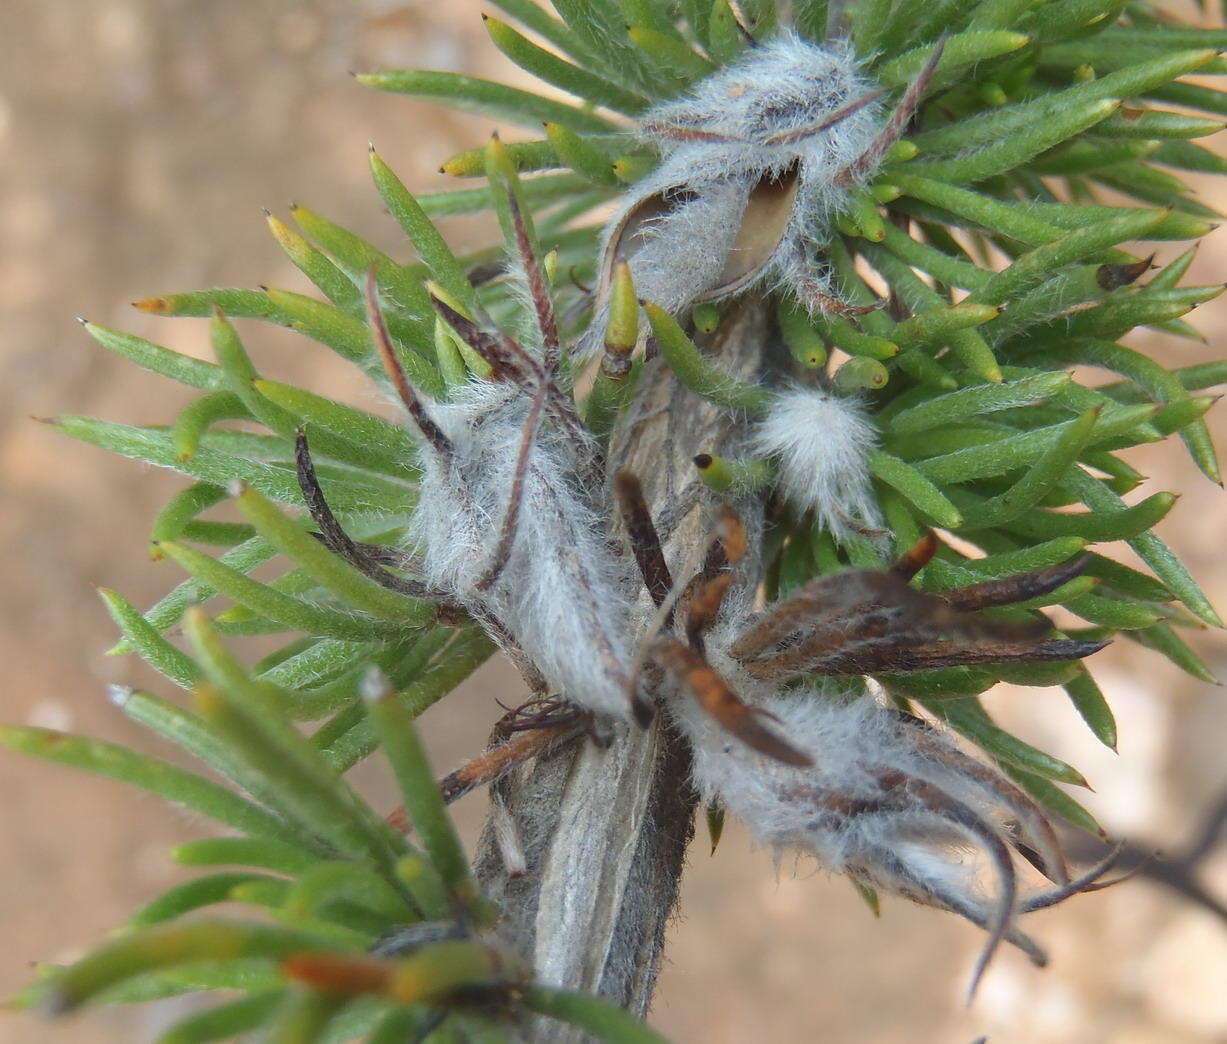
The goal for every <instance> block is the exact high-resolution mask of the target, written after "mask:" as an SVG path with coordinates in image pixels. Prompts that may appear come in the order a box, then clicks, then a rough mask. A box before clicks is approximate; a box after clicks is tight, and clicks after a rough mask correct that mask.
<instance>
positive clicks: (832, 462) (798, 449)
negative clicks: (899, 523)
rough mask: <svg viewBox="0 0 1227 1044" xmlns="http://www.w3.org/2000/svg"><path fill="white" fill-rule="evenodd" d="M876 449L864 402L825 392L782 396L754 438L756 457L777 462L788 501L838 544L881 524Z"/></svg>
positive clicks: (796, 390) (794, 392)
mask: <svg viewBox="0 0 1227 1044" xmlns="http://www.w3.org/2000/svg"><path fill="white" fill-rule="evenodd" d="M876 444H877V432H876V431H875V430H874V428H873V425H872V424H871V423H870V422H869V419H868V417H867V416H866V415H865V411H864V408H863V407H862V405H861V403H860V402H859V401H858V400H857V399H855V398H844V397H841V396H839V395H836V394H835V393H834V392H831V391H828V390H826V389H823V388H791V389H787V390H785V391H781V392H779V393H778V394H777V395H776V396H775V397H774V399H773V401H772V403H771V409H770V411H769V412H768V414H767V416H766V417H765V418H764V419H763V420H761V421H760V422H759V423H758V424H757V425H756V426H755V428H754V430H753V432H752V434H751V437H750V448H751V450H752V451H753V452H754V453H756V454H757V455H759V456H760V457H766V458H768V459H770V460H773V461H775V463H776V465H777V467H778V478H777V483H778V487H779V489H780V492H781V493H782V494H783V496H784V499H785V500H786V501H787V502H788V503H789V504H790V505H792V506H793V508H794V509H795V510H797V511H799V512H806V511H812V512H813V513H814V516H815V518H816V520H817V521H818V522H819V523H820V524H821V525H822V526H823V527H824V528H825V529H827V530H829V531H830V533H831V534H832V535H833V536H834V537H835V538H836V539H837V540H843V539H844V538H846V537H848V536H850V535H852V534H853V533H854V532H859V533H860V534H862V535H863V534H864V533H865V532H866V531H873V530H875V529H877V528H879V526H880V525H881V519H880V516H879V514H878V507H877V502H876V501H875V499H874V496H873V489H872V487H871V486H870V483H869V454H870V452H871V451H872V450H873V448H874V446H875V445H876Z"/></svg>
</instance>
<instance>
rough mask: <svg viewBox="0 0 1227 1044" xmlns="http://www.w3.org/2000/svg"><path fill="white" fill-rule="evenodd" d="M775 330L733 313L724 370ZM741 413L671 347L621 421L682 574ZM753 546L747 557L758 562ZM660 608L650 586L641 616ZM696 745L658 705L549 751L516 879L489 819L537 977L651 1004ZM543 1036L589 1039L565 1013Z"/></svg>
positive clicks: (618, 437)
mask: <svg viewBox="0 0 1227 1044" xmlns="http://www.w3.org/2000/svg"><path fill="white" fill-rule="evenodd" d="M766 337H767V319H766V313H765V310H764V309H763V307H762V305H761V304H760V303H758V302H757V301H747V302H745V303H743V304H741V305H740V306H738V307H736V308H734V309H732V310H730V312H729V314H728V315H727V316H726V318H725V321H724V323H723V324H722V326H721V328H720V329H719V330H717V331H716V333H715V334H713V335H711V336H710V337H709V338H708V343H707V345H706V346H705V347H706V350H707V351H708V352H710V353H711V355H712V357H713V360H715V361H717V362H718V363H719V365H720V367H721V368H722V369H723V370H724V371H726V372H728V373H730V374H733V375H735V376H736V377H738V378H741V379H745V380H751V381H752V380H754V379H755V377H756V376H757V373H758V370H759V365H760V360H761V358H762V352H763V345H764V342H765V340H766ZM739 423H740V422H738V421H737V420H736V419H735V418H733V417H731V416H730V414H729V413H728V412H727V411H725V410H722V409H721V408H719V407H717V406H715V405H714V404H712V403H711V402H709V401H708V400H706V399H701V398H699V397H698V396H696V395H694V394H693V393H691V392H690V391H688V390H686V389H685V388H684V387H683V386H682V385H681V384H679V382H678V381H677V380H676V379H675V378H674V376H673V374H672V373H671V371H670V370H669V369H668V368H667V366H665V365H664V360H663V359H662V358H660V357H657V358H656V359H654V360H652V361H650V362H648V363H647V364H646V365H645V367H644V370H643V373H642V376H641V377H640V379H639V383H638V390H637V392H636V395H635V399H634V401H633V402H632V403H631V405H630V407H629V408H628V409H627V411H626V413H625V415H624V416H623V418H622V419H621V421H620V424H619V427H618V428H617V429H616V430H615V432H614V436H613V440H612V443H611V452H610V465H609V472H610V474H613V473H614V472H615V471H616V470H617V469H619V468H627V469H629V470H631V471H633V472H634V473H635V474H637V475H638V476H639V477H640V479H641V481H642V483H643V489H644V494H645V497H646V499H647V503H648V506H649V508H650V509H651V512H652V516H653V517H654V518H655V519H656V520H657V521H658V524H659V526H660V529H661V537H662V540H663V544H664V551H665V555H666V557H667V559H668V560H669V563H670V566H671V567H672V568H673V569H674V570H675V571H676V570H679V569H680V568H681V567H682V565H683V563H685V562H687V561H689V560H691V559H692V558H693V555H694V552H695V549H696V548H702V547H703V546H704V545H705V544H706V542H707V540H708V538H709V536H710V525H711V510H710V507H711V505H710V501H709V494H708V492H707V490H706V487H705V486H703V484H702V483H701V481H700V480H699V477H698V475H697V473H696V471H695V468H694V464H693V462H692V457H693V454H694V451H695V448H696V447H702V446H721V445H725V444H727V442H728V441H729V439H730V437H736V435H737V433H738V428H739ZM757 550H758V549H757V548H754V547H752V548H751V551H750V556H749V557H750V561H749V562H748V563H747V565H746V567H743V568H750V569H753V568H755V567H756V564H757V558H758V556H757ZM652 614H653V605H652V602H651V601H650V599H649V598H648V597H647V595H646V594H645V595H644V596H643V597H642V598H641V601H640V604H639V606H638V607H637V613H636V621H635V622H636V625H637V626H643V625H644V624H645V623H646V622H647V621H648V620H649V619H651V617H652ZM689 776H690V752H689V750H688V748H687V747H686V745H685V744H684V743H683V742H682V741H681V739H680V738H679V737H678V736H677V734H676V733H675V732H674V730H673V729H672V728H671V726H670V725H669V723H668V716H667V715H666V714H658V715H657V716H656V720H655V722H654V723H653V724H652V725H651V727H649V728H646V729H644V728H639V727H638V726H619V727H618V730H617V732H616V734H615V736H614V739H613V741H612V742H611V743H610V744H609V745H608V746H607V747H605V748H604V749H599V748H597V747H596V746H595V745H593V744H592V743H581V744H578V745H572V746H570V747H568V748H566V749H563V750H558V751H554V752H551V753H548V754H546V755H545V756H544V757H542V758H540V759H538V760H537V761H536V762H535V763H534V765H533V766H532V767H531V769H528V770H526V771H524V772H522V773H521V774H519V776H518V777H517V778H513V779H512V780H511V781H510V784H509V785H508V786H507V788H506V794H507V805H508V808H509V810H510V812H511V814H512V816H513V817H514V820H515V823H516V825H517V827H518V828H519V834H520V838H521V841H522V843H523V848H524V855H525V858H526V861H527V866H528V871H527V873H525V874H523V875H522V876H519V877H509V876H508V875H507V874H506V872H505V871H504V868H503V866H502V862H501V859H500V857H499V853H498V848H497V845H496V844H495V843H494V839H493V837H492V832H491V831H490V829H489V825H488V824H487V829H486V832H485V834H484V835H483V838H482V842H481V845H480V848H479V852H478V858H477V872H478V874H479V876H480V877H481V879H482V881H483V883H484V885H485V887H486V890H487V893H488V894H489V895H490V896H491V897H492V898H494V899H495V900H497V901H498V902H499V903H500V904H501V906H502V908H503V911H504V921H503V929H504V931H505V932H506V934H507V935H508V936H509V937H510V939H511V941H512V942H513V943H515V944H516V945H517V946H518V947H519V949H520V950H521V952H522V953H525V954H530V955H532V958H533V962H534V966H535V970H536V976H537V978H538V980H539V981H541V982H545V983H548V984H549V985H551V986H559V987H566V988H570V989H577V990H583V991H587V992H593V993H599V994H600V995H602V996H604V997H606V998H608V999H610V1000H612V1001H615V1002H617V1003H618V1004H621V1005H624V1006H626V1007H628V1008H629V1009H630V1010H631V1011H632V1012H635V1013H637V1014H640V1015H642V1014H644V1013H646V1011H647V1009H648V1006H649V1004H650V1002H651V998H652V992H653V989H654V988H655V985H656V979H657V975H658V974H659V971H660V965H661V962H660V956H661V952H662V948H663V944H664V932H665V926H666V923H667V922H668V919H669V916H670V914H671V913H672V910H673V907H674V904H675V902H676V899H677V890H678V880H679V878H680V876H681V871H682V865H683V862H684V858H685V850H686V846H687V844H688V842H689V840H690V838H691V835H692V833H693V820H694V808H695V803H696V795H695V793H694V791H693V789H692V787H691V786H690V783H689ZM532 1039H533V1040H534V1041H546V1042H551V1044H553V1042H561V1041H575V1040H578V1039H580V1038H579V1037H578V1036H576V1034H575V1031H574V1030H571V1029H569V1028H567V1027H565V1026H563V1025H562V1024H561V1023H546V1022H543V1023H542V1024H541V1025H540V1026H537V1027H535V1028H534V1035H533V1037H532Z"/></svg>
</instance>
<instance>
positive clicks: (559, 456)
mask: <svg viewBox="0 0 1227 1044" xmlns="http://www.w3.org/2000/svg"><path fill="white" fill-rule="evenodd" d="M528 410H529V398H528V396H527V395H526V394H525V393H524V392H523V391H522V390H520V389H519V388H517V387H515V386H512V385H510V384H502V383H495V382H486V381H474V382H472V383H471V384H469V385H468V386H466V387H464V388H462V389H459V390H458V391H456V392H455V393H454V396H453V399H452V401H451V402H448V403H440V404H436V405H433V406H431V407H430V413H431V415H432V416H433V417H434V419H435V422H436V423H437V424H438V425H439V426H440V428H442V429H443V431H444V433H445V434H446V435H447V437H448V438H449V439H450V440H451V442H452V444H453V447H454V450H455V452H454V455H453V456H452V457H451V458H450V459H442V458H440V457H439V456H438V455H437V454H435V453H434V452H433V451H431V450H429V449H428V450H426V451H425V452H424V453H423V474H422V478H421V482H420V493H419V500H418V507H417V511H416V514H415V525H414V532H415V534H416V536H417V540H418V541H419V544H420V545H421V546H420V549H419V550H420V551H421V557H422V561H423V568H424V570H425V574H424V578H425V580H426V581H427V582H428V583H429V584H431V585H432V586H434V587H437V588H439V589H440V590H443V591H446V592H448V593H449V594H451V595H452V596H453V597H455V598H456V599H457V600H458V601H459V602H461V603H462V604H463V605H465V606H466V607H468V608H469V609H471V610H473V611H474V612H475V613H476V614H477V615H478V616H479V618H480V616H481V615H482V614H493V615H494V616H495V617H496V618H497V619H498V621H499V622H500V623H501V624H502V625H503V626H504V627H506V629H507V630H508V631H509V632H510V634H511V636H512V638H514V640H515V641H516V643H517V644H518V645H519V646H520V648H521V649H522V650H523V651H524V654H525V655H526V656H527V658H528V659H529V660H530V661H531V662H532V663H533V664H534V665H535V666H536V667H537V669H538V670H540V671H541V673H542V674H543V675H544V676H545V679H546V681H547V682H548V683H549V684H550V685H551V686H553V687H555V688H556V689H557V690H558V691H559V692H561V693H563V694H564V695H565V696H566V697H567V698H568V699H570V700H573V701H574V702H575V703H577V704H579V705H580V706H582V707H585V708H587V709H589V710H592V711H596V712H599V713H602V714H609V715H615V716H618V717H626V716H627V714H628V710H629V703H628V696H627V670H628V664H629V663H630V658H631V650H630V647H629V638H628V635H629V631H630V627H629V617H628V614H629V611H630V596H629V594H628V583H627V580H626V577H625V575H624V571H623V570H622V569H621V567H620V566H619V564H618V561H617V559H616V558H615V557H614V555H613V553H612V552H611V551H610V548H609V545H608V543H607V540H606V537H605V527H604V521H603V519H602V517H601V516H600V515H599V513H598V512H597V511H596V509H595V507H594V506H593V503H592V497H591V494H590V491H588V490H585V489H582V488H580V486H579V485H578V483H577V482H576V480H575V477H574V476H575V475H576V473H577V468H576V466H575V464H576V462H575V459H574V455H575V451H574V450H573V449H572V447H571V445H570V444H569V443H568V442H567V441H566V440H565V439H564V438H563V437H562V436H561V435H559V434H557V433H556V432H554V431H552V430H551V429H550V428H548V427H545V426H543V427H542V429H541V431H540V432H539V433H538V436H537V438H536V440H535V441H534V443H533V445H532V448H531V451H530V453H529V463H528V470H527V474H526V476H525V480H524V486H523V491H522V503H521V508H520V513H519V518H518V523H517V526H516V533H515V540H514V543H513V544H512V548H511V552H510V556H509V558H508V561H507V565H506V567H505V568H504V569H503V571H502V573H501V575H500V576H499V579H498V580H497V581H496V582H495V583H494V585H493V586H492V587H491V588H489V589H488V590H479V589H478V586H477V585H478V581H479V580H480V579H481V578H482V576H483V575H484V574H485V572H486V570H487V568H488V567H489V565H490V563H491V558H492V555H493V553H494V549H495V547H496V546H497V544H498V541H499V536H500V532H501V528H502V524H503V518H504V515H505V513H506V510H507V505H508V503H509V501H510V498H511V491H512V482H513V478H514V474H515V468H516V458H517V456H518V454H519V452H520V444H521V439H522V436H523V427H524V420H525V417H526V416H527V413H528Z"/></svg>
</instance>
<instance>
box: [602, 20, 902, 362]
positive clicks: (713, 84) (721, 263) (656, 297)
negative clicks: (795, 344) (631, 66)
mask: <svg viewBox="0 0 1227 1044" xmlns="http://www.w3.org/2000/svg"><path fill="white" fill-rule="evenodd" d="M875 98H876V94H875V92H874V90H873V89H872V87H871V85H870V84H869V83H868V82H866V81H865V80H864V79H862V78H861V76H860V75H859V72H858V68H857V64H856V60H855V58H854V57H853V55H852V53H851V51H849V50H848V49H847V48H845V47H844V46H843V45H841V44H834V45H831V46H819V45H817V44H813V43H808V42H806V41H803V40H801V39H799V38H798V37H796V36H793V35H791V34H783V35H781V36H779V37H777V38H776V39H774V40H772V41H770V42H768V43H765V44H763V45H761V46H759V47H756V48H754V49H752V50H750V51H748V52H747V53H746V54H745V56H743V57H742V59H741V60H740V61H738V62H736V63H734V64H732V65H730V66H728V67H727V68H724V69H722V70H720V71H718V72H716V73H713V74H712V75H711V76H709V77H707V78H706V79H704V80H701V81H699V82H698V83H697V84H696V85H695V86H694V87H693V88H692V90H691V91H690V93H689V94H688V95H686V96H685V97H683V98H679V99H676V100H673V101H669V102H666V103H664V104H662V105H658V106H656V107H655V108H652V109H650V110H648V111H647V112H646V113H645V114H644V116H643V118H642V121H641V123H640V126H639V132H638V133H639V135H640V136H641V137H642V138H643V139H645V140H646V141H647V142H648V143H649V144H651V145H652V147H653V148H655V149H656V150H657V151H658V152H659V153H660V155H661V164H660V166H659V167H658V168H657V170H656V171H655V172H654V173H653V174H651V175H649V176H648V177H647V178H645V179H644V180H643V181H641V182H639V183H638V184H636V186H635V187H634V189H633V190H632V191H631V193H629V194H628V196H627V198H626V200H625V202H624V203H623V205H622V207H621V208H620V210H619V211H618V212H617V214H615V216H614V217H613V219H612V220H611V221H610V223H609V226H608V230H607V232H606V236H605V242H604V246H603V254H602V264H601V271H600V287H599V291H598V304H597V309H596V321H595V322H594V324H593V327H594V330H596V329H603V328H604V318H605V315H606V305H607V302H608V295H609V288H610V281H611V279H612V273H613V270H614V267H615V266H616V265H617V264H618V263H619V262H623V261H625V262H627V263H629V265H630V268H631V274H632V276H633V278H634V281H635V287H636V289H637V291H638V293H639V295H640V297H642V298H644V299H645V300H649V301H652V302H654V303H656V304H659V305H660V306H661V307H663V308H666V309H668V310H669V311H671V312H675V313H677V312H681V311H682V310H683V309H685V308H686V307H688V306H690V305H692V304H694V303H696V302H702V301H709V300H716V299H719V298H722V297H726V296H729V295H730V294H734V293H737V292H740V291H742V290H745V289H747V288H749V287H750V286H752V285H754V284H756V283H758V282H760V281H764V280H765V281H767V282H769V283H772V284H775V285H786V286H789V287H791V288H792V289H793V291H794V292H795V293H796V295H797V296H798V298H799V299H800V300H801V301H802V302H804V303H805V304H806V305H807V306H808V307H810V308H812V309H820V308H824V307H827V306H828V305H829V304H830V303H831V302H830V296H829V291H828V286H827V282H826V278H825V274H824V269H823V266H822V263H821V258H820V255H821V247H822V244H823V243H824V242H825V241H826V240H827V239H829V237H830V228H831V219H832V215H833V214H834V213H835V212H836V211H838V210H839V209H840V207H841V206H842V205H843V203H844V200H845V197H846V193H847V189H848V187H849V186H850V185H852V184H854V183H856V182H857V181H859V180H861V179H863V178H864V177H865V176H867V175H868V174H869V173H871V172H872V168H873V167H874V166H876V163H877V161H878V159H879V157H880V155H881V151H882V142H883V140H884V139H883V137H882V131H883V121H882V118H881V113H880V110H879V107H878V106H877V105H876V104H875ZM815 248H816V249H815ZM596 341H597V339H596V338H595V337H589V338H588V339H586V346H587V347H594V346H595V343H596Z"/></svg>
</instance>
